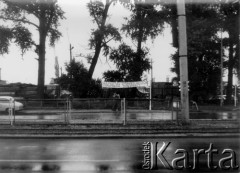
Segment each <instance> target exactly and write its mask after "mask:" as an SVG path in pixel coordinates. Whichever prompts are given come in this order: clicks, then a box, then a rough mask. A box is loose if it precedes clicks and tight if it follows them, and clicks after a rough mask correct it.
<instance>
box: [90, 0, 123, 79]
mask: <svg viewBox="0 0 240 173" xmlns="http://www.w3.org/2000/svg"><path fill="white" fill-rule="evenodd" d="M114 2H116V0H106V3H105V4H103V2H102V1H98V0H97V1H91V2H90V3H88V5H87V7H88V9H89V13H90V16H91V17H92V18H93V22H94V23H96V24H97V29H93V30H92V33H91V38H90V40H89V41H90V43H89V45H90V48H91V49H93V50H94V55H93V57H92V58H91V65H90V68H89V77H90V78H92V75H93V72H94V69H95V67H96V64H97V61H98V57H99V55H100V53H101V49H102V48H103V50H104V55H105V56H106V55H108V53H109V49H110V47H109V46H108V43H109V42H110V41H111V40H115V41H119V40H120V39H121V36H120V34H119V32H118V29H117V28H115V27H114V26H112V25H111V24H107V23H106V20H107V17H108V10H109V7H110V5H111V4H112V3H114Z"/></svg>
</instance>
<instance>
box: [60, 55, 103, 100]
mask: <svg viewBox="0 0 240 173" xmlns="http://www.w3.org/2000/svg"><path fill="white" fill-rule="evenodd" d="M66 71H67V74H64V75H62V76H61V77H60V78H58V79H57V83H58V84H59V85H60V86H61V88H62V89H65V90H69V91H71V92H72V93H73V95H74V97H78V98H84V97H98V96H99V95H100V94H101V81H100V80H94V79H90V78H89V77H88V70H87V68H86V67H85V66H84V64H83V63H81V62H76V61H75V59H73V60H72V61H71V62H70V63H69V64H66Z"/></svg>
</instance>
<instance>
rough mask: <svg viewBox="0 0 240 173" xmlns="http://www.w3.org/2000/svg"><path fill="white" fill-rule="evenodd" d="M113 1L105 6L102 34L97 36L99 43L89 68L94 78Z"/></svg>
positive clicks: (90, 74)
mask: <svg viewBox="0 0 240 173" xmlns="http://www.w3.org/2000/svg"><path fill="white" fill-rule="evenodd" d="M111 3H112V1H110V2H109V0H107V2H106V5H105V8H104V13H103V16H102V22H101V26H100V28H99V30H100V33H101V34H100V35H99V36H98V38H97V43H96V47H95V53H94V56H93V59H92V62H91V65H90V68H89V72H88V73H89V78H92V76H93V73H94V70H95V67H96V65H97V61H98V57H99V55H100V52H101V49H102V43H103V39H104V32H105V24H106V19H107V14H108V9H109V7H110V5H111Z"/></svg>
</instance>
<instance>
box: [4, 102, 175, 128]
mask: <svg viewBox="0 0 240 173" xmlns="http://www.w3.org/2000/svg"><path fill="white" fill-rule="evenodd" d="M151 102H152V103H151V105H152V107H151V110H149V104H150V100H149V99H134V98H129V99H125V98H123V99H114V98H110V99H109V98H108V99H104V98H94V99H70V98H67V99H44V100H41V99H31V100H30V99H28V100H26V99H15V100H11V101H8V103H7V104H8V105H5V108H4V109H2V110H1V111H0V123H4V122H5V123H9V122H10V124H11V125H13V124H14V123H62V124H74V123H123V124H124V125H125V124H127V122H129V121H156V120H176V119H177V116H178V109H179V103H178V102H170V101H167V100H160V99H153V100H151ZM1 104H2V102H1V101H0V107H1ZM20 104H22V105H23V109H19V108H17V107H16V106H17V105H18V106H19V105H20Z"/></svg>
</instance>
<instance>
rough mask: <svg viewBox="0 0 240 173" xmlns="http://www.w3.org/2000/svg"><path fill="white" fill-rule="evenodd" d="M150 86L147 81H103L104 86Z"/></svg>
mask: <svg viewBox="0 0 240 173" xmlns="http://www.w3.org/2000/svg"><path fill="white" fill-rule="evenodd" d="M134 87H149V86H148V83H147V81H139V82H102V88H134Z"/></svg>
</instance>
